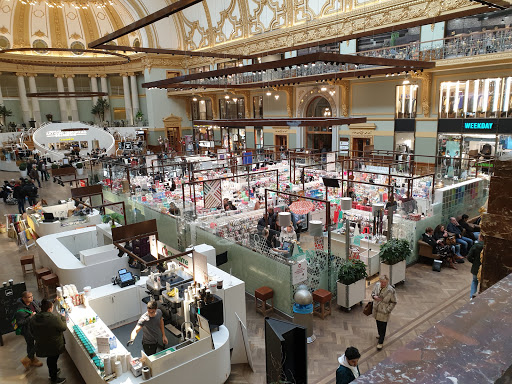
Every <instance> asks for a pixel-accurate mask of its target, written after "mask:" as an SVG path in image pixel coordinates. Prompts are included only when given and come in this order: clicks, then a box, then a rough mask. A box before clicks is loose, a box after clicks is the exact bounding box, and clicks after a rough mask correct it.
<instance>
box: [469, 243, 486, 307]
mask: <svg viewBox="0 0 512 384" xmlns="http://www.w3.org/2000/svg"><path fill="white" fill-rule="evenodd" d="M482 249H484V239H483V236H482V234H481V233H480V234H479V236H478V241H477V242H476V243H475V244H474V245H473V246H472V247H471V249H470V250H469V253H468V261H469V262H470V263H472V264H473V265H472V266H471V274H472V275H473V280H472V281H471V290H470V291H469V300H473V298H474V297H475V296H476V292H477V289H478V270H479V269H480V265H481V262H480V253H481V252H482Z"/></svg>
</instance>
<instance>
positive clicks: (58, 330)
mask: <svg viewBox="0 0 512 384" xmlns="http://www.w3.org/2000/svg"><path fill="white" fill-rule="evenodd" d="M52 312H53V303H52V302H51V301H50V300H47V299H43V300H42V301H41V312H39V313H37V314H35V315H34V316H33V317H32V318H31V319H30V328H31V331H32V334H33V335H34V339H35V344H36V354H37V356H39V357H46V364H47V365H48V372H49V373H50V383H52V384H62V383H65V382H66V379H65V378H63V377H58V368H57V360H58V359H59V356H60V354H61V353H63V352H64V351H65V346H64V345H65V341H64V331H65V330H66V329H67V325H66V319H65V318H64V317H63V316H60V315H56V314H54V313H52Z"/></svg>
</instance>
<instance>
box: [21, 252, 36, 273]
mask: <svg viewBox="0 0 512 384" xmlns="http://www.w3.org/2000/svg"><path fill="white" fill-rule="evenodd" d="M20 263H21V270H22V271H23V276H25V275H26V274H27V273H28V272H32V273H34V274H35V272H36V262H35V260H34V255H26V256H21V258H20ZM28 264H32V269H29V270H28V271H27V270H26V269H25V265H28Z"/></svg>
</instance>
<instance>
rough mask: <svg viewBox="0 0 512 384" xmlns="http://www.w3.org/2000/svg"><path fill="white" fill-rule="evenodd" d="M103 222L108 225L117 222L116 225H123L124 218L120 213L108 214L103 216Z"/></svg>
mask: <svg viewBox="0 0 512 384" xmlns="http://www.w3.org/2000/svg"><path fill="white" fill-rule="evenodd" d="M101 219H102V221H103V222H104V223H105V224H106V223H108V222H111V221H115V222H116V223H119V224H121V225H122V224H123V221H124V216H123V215H121V214H120V213H117V212H113V213H107V214H106V215H103V216H101Z"/></svg>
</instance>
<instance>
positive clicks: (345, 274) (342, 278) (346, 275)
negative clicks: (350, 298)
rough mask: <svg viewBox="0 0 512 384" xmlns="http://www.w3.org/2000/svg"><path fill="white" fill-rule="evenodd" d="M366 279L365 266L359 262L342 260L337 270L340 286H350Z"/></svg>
mask: <svg viewBox="0 0 512 384" xmlns="http://www.w3.org/2000/svg"><path fill="white" fill-rule="evenodd" d="M366 277H368V274H367V273H366V264H365V263H364V262H363V261H361V260H356V259H349V260H343V261H342V263H341V265H340V269H339V270H338V281H339V282H340V283H341V284H345V285H350V284H353V283H355V282H356V281H359V280H362V279H365V278H366Z"/></svg>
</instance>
